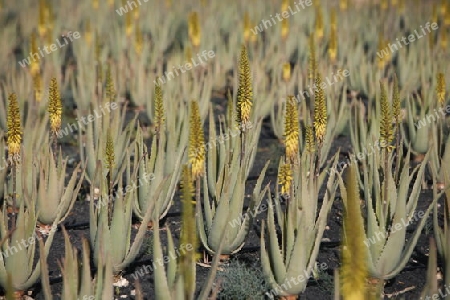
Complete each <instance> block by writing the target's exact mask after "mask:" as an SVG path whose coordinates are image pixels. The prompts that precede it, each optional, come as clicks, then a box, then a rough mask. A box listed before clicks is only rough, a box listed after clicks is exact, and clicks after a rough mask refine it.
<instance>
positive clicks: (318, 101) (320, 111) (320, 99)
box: [314, 73, 327, 144]
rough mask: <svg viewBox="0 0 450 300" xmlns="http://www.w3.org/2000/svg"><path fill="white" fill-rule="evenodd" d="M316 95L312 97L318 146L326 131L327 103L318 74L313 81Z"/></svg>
mask: <svg viewBox="0 0 450 300" xmlns="http://www.w3.org/2000/svg"><path fill="white" fill-rule="evenodd" d="M315 85H316V87H315V88H316V93H315V96H314V131H315V134H316V139H317V142H318V143H319V144H322V143H323V141H324V137H325V133H326V131H327V101H326V99H325V93H324V91H323V87H322V77H321V76H320V74H319V73H317V75H316V80H315Z"/></svg>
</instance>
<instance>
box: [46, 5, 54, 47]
mask: <svg viewBox="0 0 450 300" xmlns="http://www.w3.org/2000/svg"><path fill="white" fill-rule="evenodd" d="M54 23H55V20H54V16H53V6H52V4H51V2H50V3H49V4H48V7H47V34H46V36H47V43H48V44H49V45H51V44H52V43H53V27H54Z"/></svg>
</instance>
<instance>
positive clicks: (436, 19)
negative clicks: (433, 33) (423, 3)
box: [431, 3, 438, 23]
mask: <svg viewBox="0 0 450 300" xmlns="http://www.w3.org/2000/svg"><path fill="white" fill-rule="evenodd" d="M437 9H438V8H437V4H436V3H433V13H432V17H431V23H437V22H438V11H437Z"/></svg>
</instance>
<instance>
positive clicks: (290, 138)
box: [284, 96, 300, 163]
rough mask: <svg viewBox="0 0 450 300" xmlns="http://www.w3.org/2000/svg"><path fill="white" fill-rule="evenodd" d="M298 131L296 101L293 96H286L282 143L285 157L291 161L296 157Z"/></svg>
mask: <svg viewBox="0 0 450 300" xmlns="http://www.w3.org/2000/svg"><path fill="white" fill-rule="evenodd" d="M299 133H300V129H299V124H298V108H297V103H296V102H295V98H294V96H288V98H287V103H286V113H285V123H284V144H285V147H286V159H287V161H288V162H291V163H293V162H294V161H295V160H296V158H297V154H298V149H299V145H298V142H299V141H298V137H299Z"/></svg>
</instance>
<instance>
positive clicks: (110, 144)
mask: <svg viewBox="0 0 450 300" xmlns="http://www.w3.org/2000/svg"><path fill="white" fill-rule="evenodd" d="M105 157H106V168H107V169H109V170H110V171H112V169H113V168H114V159H115V155H114V141H113V138H112V135H111V129H110V128H108V131H107V133H106V147H105Z"/></svg>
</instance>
